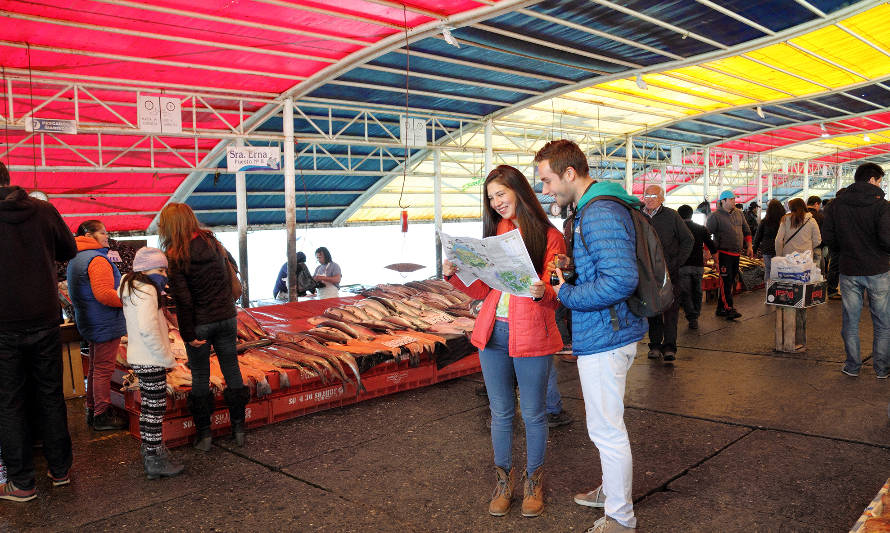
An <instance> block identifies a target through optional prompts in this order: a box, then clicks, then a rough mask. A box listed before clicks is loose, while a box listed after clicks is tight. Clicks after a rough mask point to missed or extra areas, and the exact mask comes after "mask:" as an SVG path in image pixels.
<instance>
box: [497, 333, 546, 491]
mask: <svg viewBox="0 0 890 533" xmlns="http://www.w3.org/2000/svg"><path fill="white" fill-rule="evenodd" d="M508 335H509V326H508V325H507V323H506V322H503V321H500V320H496V321H495V323H494V330H493V331H492V333H491V338H490V339H489V340H488V345H487V346H485V348H484V349H483V350H482V351H481V352H479V362H480V363H481V365H482V377H483V378H485V388H486V389H487V391H488V402H489V407H490V408H491V445H492V447H493V448H494V464H495V465H497V466H499V467H501V468H503V469H504V470H506V471H507V472H509V471H510V469H511V468H512V466H513V416H514V415H515V414H516V395H515V392H514V388H513V376H514V375H515V376H516V381H517V382H518V383H519V408H520V409H521V410H522V420H523V421H524V422H525V442H526V446H527V448H528V449H527V450H526V456H527V464H526V474H528V475H529V476H531V475H532V474H534V473H535V470H537V469H538V468H539V467H540V466H541V465H543V464H544V453H545V452H546V451H547V431H548V427H547V412H546V410H545V407H544V406H545V403H546V402H545V396H546V391H547V379H548V377H549V375H550V367H551V365H552V364H553V363H552V361H553V356H551V355H542V356H539V357H510V355H509V352H508V348H507V339H508Z"/></svg>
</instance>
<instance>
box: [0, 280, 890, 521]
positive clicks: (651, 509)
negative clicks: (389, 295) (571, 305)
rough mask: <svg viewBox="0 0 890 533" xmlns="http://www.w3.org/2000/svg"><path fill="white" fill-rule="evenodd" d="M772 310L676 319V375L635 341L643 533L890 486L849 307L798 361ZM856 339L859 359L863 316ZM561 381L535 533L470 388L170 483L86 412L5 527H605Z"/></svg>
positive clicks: (271, 433) (806, 515) (822, 314)
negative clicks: (777, 331) (855, 373)
mask: <svg viewBox="0 0 890 533" xmlns="http://www.w3.org/2000/svg"><path fill="white" fill-rule="evenodd" d="M762 298H763V293H762V292H759V293H754V294H747V295H741V296H739V297H738V299H737V306H738V308H739V310H740V311H741V312H742V313H743V315H744V316H743V317H742V318H741V319H739V320H737V321H735V322H728V321H726V320H723V319H721V318H717V317H715V316H713V314H712V313H713V304H705V310H704V313H705V314H704V315H703V316H702V317H701V319H700V323H701V327H700V329H699V330H695V331H693V330H688V329H687V328H686V324H685V321H684V320H683V319H682V317H681V320H680V322H681V324H680V328H679V329H680V338H679V343H678V344H679V345H680V348H679V351H678V360H677V362H676V363H675V364H673V365H665V364H664V363H662V362H660V361H651V360H648V359H647V358H646V352H647V351H648V348H647V347H646V345H645V343H642V344H640V346H639V349H638V356H637V359H636V361H635V363H634V366H633V368H632V369H631V371H630V374H629V378H628V386H627V396H626V404H627V411H626V416H625V420H626V423H627V427H628V431H629V433H630V437H631V446H632V449H633V454H634V490H633V495H634V500H635V510H636V513H637V516H638V519H639V522H640V525H639V528H638V531H641V532H643V531H653V532H678V531H689V532H697V531H701V532H705V531H707V532H715V531H719V532H730V531H776V532H778V531H782V532H785V531H807V532H824V531H846V530H848V529H849V528H850V527H851V526H852V525H853V523H854V522H855V520H856V519H857V517H858V516H859V514H860V513H861V512H862V509H863V508H864V507H865V506H866V505H867V504H868V502H869V501H870V500H871V499H872V497H874V495H875V494H876V493H877V491H878V489H879V488H880V487H881V485H882V484H883V483H884V481H886V479H887V477H890V467H888V465H890V424H888V417H887V412H888V411H887V403H888V400H890V383H888V382H887V380H878V379H876V377H875V375H874V372H873V370H872V369H871V366H870V360H866V362H865V364H864V365H863V369H862V372H861V374H860V376H859V377H858V378H851V377H848V376H844V375H843V374H841V372H840V369H841V365H842V363H843V360H844V351H843V343H842V342H841V338H840V322H841V321H840V313H841V305H840V302H839V301H831V302H829V303H828V304H826V305H824V306H820V307H818V308H814V309H811V310H810V311H809V313H808V349H807V351H806V352H802V353H797V354H777V353H774V352H773V351H772V347H773V345H774V338H773V331H774V316H773V311H772V309H771V308H769V307H768V306H765V305H763V304H762V303H761V301H762ZM861 329H862V331H861V338H862V341H863V342H862V344H863V352H864V353H865V354H866V355H867V354H868V352H869V348H868V347H869V346H870V345H871V323H870V320H869V318H868V315H867V313H866V314H865V315H864V321H863V323H862V328H861ZM559 372H560V377H559V382H560V389H561V391H562V394H563V402H564V405H565V408H566V410H568V411H569V412H570V413H572V415H574V417H575V422H574V423H573V424H571V425H569V426H565V427H561V428H557V429H553V430H551V432H550V441H549V447H548V452H547V454H548V455H547V460H546V463H545V468H546V471H545V492H546V501H547V507H546V510H545V512H544V514H543V515H542V516H541V517H538V518H531V519H529V518H523V517H522V516H521V515H520V512H519V501H517V502H516V503H515V504H514V507H513V509H511V511H510V513H509V514H508V515H507V516H505V517H501V518H495V517H492V516H489V515H488V513H487V503H488V498H489V496H490V494H491V489H492V488H493V485H494V483H493V472H492V468H491V444H490V438H489V434H488V430H487V429H486V427H485V416H486V413H487V400H486V399H485V398H484V397H479V396H476V395H475V394H474V388H475V386H476V385H477V384H478V383H480V382H481V376H480V375H478V374H477V375H474V376H468V377H466V378H462V379H458V380H453V381H450V382H446V383H442V384H439V385H434V386H431V387H427V388H424V389H418V390H413V391H408V392H404V393H400V394H396V395H393V396H387V397H383V398H378V399H374V400H369V401H366V402H362V403H360V404H356V405H353V406H349V407H344V408H339V409H333V410H329V411H323V412H319V413H315V414H311V415H307V416H304V417H301V418H297V419H294V420H290V421H286V422H281V423H278V424H275V425H272V426H267V427H263V428H259V429H256V430H252V431H250V432H249V433H248V444H247V445H246V446H245V447H244V448H234V447H233V446H232V444H231V442H229V441H227V440H226V439H219V440H218V441H217V442H216V443H215V444H216V445H215V446H214V448H213V450H212V452H211V453H209V454H200V453H198V452H195V451H193V450H191V449H190V448H188V447H186V448H179V449H176V450H174V454H175V455H176V456H177V457H178V458H180V459H181V460H182V461H183V462H184V463H185V464H186V465H187V471H186V473H185V474H184V475H182V476H180V477H177V478H173V479H165V480H159V481H147V480H145V478H144V476H143V475H142V465H141V461H140V457H139V451H138V443H137V442H136V441H135V440H134V439H132V438H131V437H130V436H129V434H126V433H123V432H117V433H114V432H112V433H107V432H105V433H95V432H92V431H90V430H87V429H85V427H84V422H83V404H82V402H81V401H80V400H74V401H71V402H69V421H70V422H69V423H70V425H71V430H72V437H73V440H74V453H75V462H74V468H73V471H72V483H71V485H70V486H68V487H62V488H53V487H51V485H50V484H49V480H47V479H45V478H41V479H39V481H38V491H39V497H38V499H37V500H34V501H32V502H29V503H25V504H16V503H11V502H2V501H0V531H3V532H6V531H85V530H89V531H233V532H234V531H269V530H273V531H330V532H347V531H394V532H399V533H408V532H427V531H431V532H450V531H454V532H464V531H468V532H469V531H472V532H508V531H517V532H525V531H529V532H532V531H559V532H566V531H568V532H573V531H574V532H578V531H585V530H586V529H587V528H588V527H590V526H591V525H593V522H594V521H595V520H596V519H597V518H598V517H600V516H601V515H602V511H601V510H597V509H591V508H586V507H580V506H578V505H576V504H574V503H573V502H572V495H573V494H574V493H575V492H580V491H586V490H589V489H592V488H594V487H595V486H596V485H597V484H598V479H599V478H600V476H601V472H600V466H599V456H598V454H597V451H596V448H595V447H594V446H593V444H592V443H591V442H590V440H589V439H588V437H587V433H586V429H585V427H584V422H583V418H584V404H583V401H582V400H581V394H580V387H579V383H578V378H577V374H576V371H575V368H574V365H572V364H569V363H564V362H560V363H559ZM515 429H516V431H515V432H514V435H515V442H514V450H515V459H514V462H515V463H516V464H518V465H522V464H524V460H525V453H524V437H523V432H522V425H521V424H520V423H519V422H518V421H517V423H516V427H515ZM44 469H45V463H43V461H42V459H40V458H38V470H39V471H42V470H44Z"/></svg>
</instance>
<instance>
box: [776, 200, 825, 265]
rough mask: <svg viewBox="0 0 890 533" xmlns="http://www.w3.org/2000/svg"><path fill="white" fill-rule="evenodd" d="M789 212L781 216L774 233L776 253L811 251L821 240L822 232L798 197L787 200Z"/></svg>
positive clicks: (786, 253) (804, 203)
mask: <svg viewBox="0 0 890 533" xmlns="http://www.w3.org/2000/svg"><path fill="white" fill-rule="evenodd" d="M788 207H789V209H790V212H789V213H788V214H787V215H785V216H784V217H782V222H781V224H779V232H778V233H777V234H776V240H775V243H776V255H788V254H790V253H793V252H805V251H807V250H809V251H810V252H812V251H813V249H814V248H816V247H817V246H819V243H821V242H822V233H821V232H820V231H819V224H817V223H816V219H814V218H813V214H812V213H810V212H809V211H807V204H806V202H804V201H803V200H802V199H800V198H794V199H792V200H791V201H790V202H788Z"/></svg>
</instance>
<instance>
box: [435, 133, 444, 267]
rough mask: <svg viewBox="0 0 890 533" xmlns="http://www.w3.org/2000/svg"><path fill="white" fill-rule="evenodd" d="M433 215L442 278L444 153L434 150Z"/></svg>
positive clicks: (438, 264) (437, 257)
mask: <svg viewBox="0 0 890 533" xmlns="http://www.w3.org/2000/svg"><path fill="white" fill-rule="evenodd" d="M433 172H434V173H435V178H433V209H434V211H433V216H434V217H435V220H436V278H437V279H442V239H441V238H439V232H440V231H442V154H441V153H440V152H439V150H433Z"/></svg>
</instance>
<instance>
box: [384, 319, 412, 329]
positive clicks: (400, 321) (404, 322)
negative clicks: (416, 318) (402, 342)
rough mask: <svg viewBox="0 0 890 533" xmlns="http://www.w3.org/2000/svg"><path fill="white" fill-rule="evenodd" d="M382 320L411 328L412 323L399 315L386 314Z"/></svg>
mask: <svg viewBox="0 0 890 533" xmlns="http://www.w3.org/2000/svg"><path fill="white" fill-rule="evenodd" d="M383 321H384V322H389V323H391V324H395V325H396V326H401V327H404V328H408V329H412V328H413V327H414V325H413V324H412V323H411V322H409V321H408V320H406V319H404V318H402V317H400V316H386V317H383Z"/></svg>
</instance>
